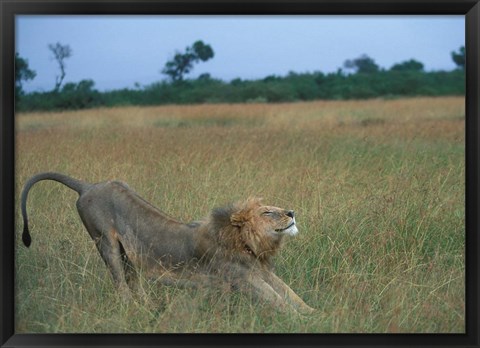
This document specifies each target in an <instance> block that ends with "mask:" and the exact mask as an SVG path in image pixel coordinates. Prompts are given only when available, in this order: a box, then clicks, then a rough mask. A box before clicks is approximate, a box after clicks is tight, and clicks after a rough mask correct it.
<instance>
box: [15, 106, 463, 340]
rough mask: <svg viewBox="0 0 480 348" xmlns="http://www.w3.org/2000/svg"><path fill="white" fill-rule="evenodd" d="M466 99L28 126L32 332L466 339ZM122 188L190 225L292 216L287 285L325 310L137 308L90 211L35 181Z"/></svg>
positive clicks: (19, 162) (158, 113) (108, 117)
mask: <svg viewBox="0 0 480 348" xmlns="http://www.w3.org/2000/svg"><path fill="white" fill-rule="evenodd" d="M464 134H465V114H464V99H463V98H461V97H442V98H410V99H396V100H395V99H392V100H381V99H376V100H364V101H317V102H299V103H285V104H265V103H259V104H210V105H207V104H206V105H195V106H194V105H192V106H159V107H118V108H102V109H91V110H83V111H69V112H55V113H49V112H44V113H19V114H17V115H16V149H15V151H16V177H15V179H16V198H17V204H16V207H17V211H16V217H17V220H16V237H17V239H16V260H15V261H16V269H15V271H16V300H15V301H16V302H15V309H16V311H15V313H16V318H15V325H16V332H17V333H25V332H41V333H44V332H55V333H84V332H85V333H86V332H93V333H111V332H118V333H136V332H138V333H154V332H155V333H157V332H158V333H166V332H174V333H179V332H195V333H198V332H225V333H233V332H262V333H264V332H265V333H277V332H288V333H291V332H292V333H293V332H297V333H390V332H415V333H463V332H465V297H464V294H465V253H464V250H465V249H464V248H465V206H464V199H465V157H464V156H465V135H464ZM43 171H56V172H61V173H66V174H68V175H71V176H73V177H76V178H79V179H82V180H86V181H88V182H100V181H105V180H121V181H124V182H126V183H128V185H129V186H130V187H131V188H132V189H134V190H135V191H136V192H137V193H138V194H140V195H141V196H142V197H144V198H145V199H146V200H147V201H149V202H151V203H152V204H154V205H155V206H157V207H158V208H160V209H161V210H163V211H165V212H168V213H169V214H171V215H172V216H175V217H177V218H179V219H181V220H182V221H192V220H195V219H197V218H199V217H203V216H205V215H207V214H208V212H210V211H211V209H212V208H214V207H218V206H223V205H225V204H226V203H229V202H234V201H239V200H242V199H245V198H247V197H250V196H258V197H263V200H264V201H265V202H267V203H268V204H271V205H274V206H280V207H288V208H289V209H293V210H295V214H296V221H297V226H298V230H299V233H298V235H296V236H294V237H290V238H288V239H287V240H286V241H285V244H284V246H283V248H282V250H281V251H280V252H279V253H278V255H277V256H276V257H275V259H274V264H275V273H276V274H277V275H278V276H279V277H280V278H281V279H282V280H284V281H285V283H286V284H288V285H289V286H290V287H291V288H292V289H294V290H295V292H296V293H297V294H298V295H299V296H300V297H301V298H302V299H304V300H305V302H306V303H308V304H309V305H310V306H312V307H314V308H316V309H317V310H316V312H315V313H313V314H311V315H308V316H301V315H298V316H296V317H295V320H292V316H291V315H289V314H287V313H279V312H277V311H275V309H273V308H271V306H268V305H267V304H263V303H261V302H260V303H259V302H258V301H252V299H251V298H249V296H246V295H243V294H236V293H218V292H214V291H212V292H209V291H192V290H186V289H181V288H176V287H175V286H171V287H164V286H158V284H157V283H156V282H155V281H151V280H147V279H141V283H142V284H141V285H142V287H143V288H144V289H145V291H146V293H147V294H148V297H149V299H150V300H149V301H145V302H142V301H132V302H125V301H123V300H122V299H121V298H120V297H119V296H118V293H117V292H116V291H115V288H114V285H113V282H112V280H111V277H110V274H109V273H108V269H107V268H106V267H105V264H104V263H103V261H102V259H101V257H100V255H99V254H98V251H97V250H96V248H95V245H94V243H93V242H92V240H91V238H90V237H89V236H88V233H87V232H86V230H85V228H84V227H83V225H82V222H81V220H80V218H79V216H78V213H77V211H76V208H75V201H76V199H77V194H76V193H74V192H73V191H71V190H68V189H66V188H65V187H63V186H62V185H59V184H57V183H53V182H42V183H39V184H37V185H36V186H35V187H34V188H33V189H32V190H31V192H30V194H29V201H28V207H29V221H30V230H31V234H32V239H34V243H33V244H32V246H31V247H30V248H29V249H27V248H25V247H24V246H23V244H22V241H21V231H22V227H23V226H22V220H21V214H20V204H19V197H20V192H21V189H22V186H23V185H24V183H25V182H26V180H28V178H30V177H31V176H32V175H34V174H36V173H38V172H43Z"/></svg>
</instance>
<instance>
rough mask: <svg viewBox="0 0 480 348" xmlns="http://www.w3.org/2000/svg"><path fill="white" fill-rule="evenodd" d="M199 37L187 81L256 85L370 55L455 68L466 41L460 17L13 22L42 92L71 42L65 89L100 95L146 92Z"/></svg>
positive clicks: (45, 18) (28, 85)
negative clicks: (206, 54) (54, 49)
mask: <svg viewBox="0 0 480 348" xmlns="http://www.w3.org/2000/svg"><path fill="white" fill-rule="evenodd" d="M197 40H202V41H203V42H204V43H206V44H209V45H210V46H211V47H212V48H213V51H214V53H215V55H214V57H213V58H212V59H211V60H209V61H207V62H200V63H198V64H196V65H195V66H194V69H193V71H192V72H191V73H190V74H189V75H187V77H188V78H195V77H197V76H199V75H200V74H202V73H209V74H210V75H211V76H212V77H214V78H219V79H222V80H224V81H230V80H232V79H235V78H241V79H260V78H264V77H266V76H269V75H277V76H284V75H286V74H288V73H289V72H290V71H294V72H297V73H305V72H314V71H321V72H323V73H330V72H335V71H337V70H338V69H339V68H341V67H342V66H343V63H344V62H345V60H347V59H353V58H357V57H359V56H361V55H363V54H367V55H368V56H369V57H371V58H373V59H374V60H375V62H376V63H377V64H378V65H379V66H380V67H382V68H386V69H388V68H390V67H391V66H392V65H393V64H395V63H400V62H403V61H406V60H409V59H412V58H413V59H416V60H418V61H420V62H422V63H423V64H424V65H425V69H426V70H427V71H432V70H452V69H454V68H455V64H454V63H453V61H452V59H451V52H452V51H457V50H458V49H459V48H460V47H461V46H464V45H465V19H464V16H461V15H458V16H456V15H448V16H433V15H428V16H399V15H395V16H320V15H312V16H305V15H303V16H100V15H97V16H79V15H67V16H64V15H62V16H58V15H55V16H53V15H21V16H17V17H16V52H18V53H19V55H20V56H21V57H22V58H24V59H26V60H27V61H28V65H29V67H30V69H32V70H34V71H35V72H36V74H37V75H36V77H35V79H34V80H32V81H28V82H24V83H23V88H24V90H25V91H27V92H31V91H49V90H52V89H53V88H54V86H55V77H56V76H57V75H59V71H60V70H59V67H58V63H57V62H56V61H55V60H54V59H53V54H52V53H51V51H49V49H48V45H49V44H55V43H57V42H59V43H61V44H62V45H69V46H70V48H71V49H72V52H73V53H72V56H71V57H70V58H67V59H66V60H65V63H66V77H65V80H64V83H67V82H79V81H81V80H83V79H91V80H93V81H95V88H96V89H98V90H100V91H105V90H114V89H122V88H135V85H136V84H139V85H140V86H146V85H149V84H151V83H154V82H158V81H160V80H164V79H166V78H167V77H166V76H165V75H163V74H162V73H161V71H162V69H163V67H164V66H165V63H166V62H167V61H168V60H170V59H171V58H172V57H173V55H174V54H175V53H176V52H183V51H185V48H186V47H187V46H191V45H192V44H193V43H194V42H195V41H197Z"/></svg>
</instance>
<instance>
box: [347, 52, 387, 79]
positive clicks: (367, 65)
mask: <svg viewBox="0 0 480 348" xmlns="http://www.w3.org/2000/svg"><path fill="white" fill-rule="evenodd" d="M343 66H344V67H345V68H346V69H352V70H354V71H355V72H356V73H358V74H372V73H376V72H378V71H379V70H380V69H379V67H378V65H377V64H376V63H375V61H374V60H373V59H372V58H370V57H369V56H367V55H366V54H363V55H361V56H360V57H358V58H355V59H348V60H346V61H345V63H343Z"/></svg>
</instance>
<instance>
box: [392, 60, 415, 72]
mask: <svg viewBox="0 0 480 348" xmlns="http://www.w3.org/2000/svg"><path fill="white" fill-rule="evenodd" d="M390 70H391V71H417V72H420V71H423V63H421V62H419V61H417V60H415V59H410V60H407V61H405V62H402V63H397V64H394V65H393V66H392V67H391V68H390Z"/></svg>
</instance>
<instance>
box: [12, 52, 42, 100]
mask: <svg viewBox="0 0 480 348" xmlns="http://www.w3.org/2000/svg"><path fill="white" fill-rule="evenodd" d="M35 76H37V73H36V72H35V71H33V70H31V69H30V68H29V67H28V61H27V60H26V59H24V58H22V57H20V55H19V54H18V53H15V95H16V96H19V95H22V94H23V86H22V81H28V80H33V79H34V78H35Z"/></svg>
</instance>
